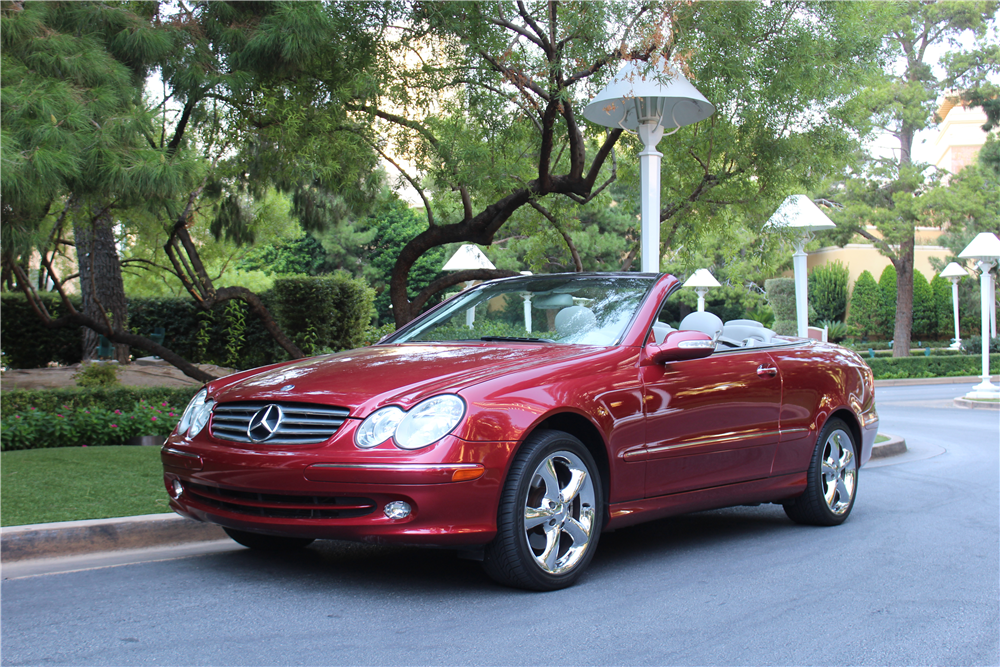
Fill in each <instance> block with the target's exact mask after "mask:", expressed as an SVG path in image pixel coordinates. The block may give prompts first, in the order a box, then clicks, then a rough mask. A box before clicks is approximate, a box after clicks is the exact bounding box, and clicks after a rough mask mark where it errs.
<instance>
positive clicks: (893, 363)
mask: <svg viewBox="0 0 1000 667" xmlns="http://www.w3.org/2000/svg"><path fill="white" fill-rule="evenodd" d="M865 363H867V364H868V366H869V367H870V368H871V369H872V372H873V373H874V374H875V379H876V380H895V379H902V378H931V377H957V376H972V375H979V374H980V373H981V372H982V368H981V364H980V359H979V357H975V356H971V355H957V356H944V355H932V356H930V357H923V356H916V357H885V358H875V359H867V358H866V359H865ZM996 364H1000V354H991V355H990V368H998V367H1000V366H997V365H996Z"/></svg>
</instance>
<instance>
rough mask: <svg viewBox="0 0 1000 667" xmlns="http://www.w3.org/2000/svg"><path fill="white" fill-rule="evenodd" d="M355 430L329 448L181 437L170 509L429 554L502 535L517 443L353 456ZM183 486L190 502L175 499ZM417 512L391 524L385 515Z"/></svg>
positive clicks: (263, 529)
mask: <svg viewBox="0 0 1000 667" xmlns="http://www.w3.org/2000/svg"><path fill="white" fill-rule="evenodd" d="M356 425H357V424H356V423H355V420H348V422H347V423H345V424H344V425H343V426H342V427H341V428H340V430H339V431H338V432H337V433H336V434H335V435H334V436H333V437H332V438H331V439H330V440H328V441H327V442H325V443H322V444H320V445H309V446H288V445H284V446H278V447H270V448H268V447H264V446H262V445H244V444H240V443H234V442H227V441H222V440H218V439H216V438H214V437H212V436H211V435H209V429H207V428H206V429H205V430H204V431H203V432H202V433H201V434H199V435H198V437H196V438H194V439H193V440H188V439H187V438H184V437H181V436H177V435H172V436H171V437H170V438H169V439H168V440H167V442H166V443H165V444H164V446H163V449H162V450H161V459H162V461H163V466H164V484H165V486H166V488H167V491H168V493H169V494H170V495H171V502H170V507H171V509H173V510H174V511H175V512H177V513H178V514H181V515H183V516H187V517H190V518H192V519H196V520H199V521H205V522H210V523H216V524H219V525H222V526H225V527H229V528H236V529H239V530H249V531H255V532H260V533H269V534H274V535H284V536H291V537H310V538H319V539H342V540H355V541H362V542H376V543H401V544H414V545H424V546H455V547H462V546H471V545H479V544H485V543H487V542H489V541H490V540H491V539H492V538H493V536H494V535H495V533H496V517H497V505H498V503H499V498H500V492H501V489H502V486H503V480H504V478H505V475H506V472H507V463H508V461H509V460H510V455H511V453H512V451H513V449H514V446H515V443H512V442H486V443H477V442H468V441H465V440H461V439H459V438H456V437H453V436H446V437H445V438H443V439H442V440H440V441H439V442H437V443H435V444H433V445H430V446H429V447H426V448H424V449H420V450H415V451H403V450H400V449H397V448H396V447H395V446H393V445H392V444H391V443H387V444H382V445H379V446H378V447H375V448H373V449H370V450H361V449H358V448H357V447H355V446H354V444H353V442H354V428H355V427H356ZM175 481H176V482H179V483H180V489H181V492H180V494H179V495H177V494H176V492H175V486H176V485H175ZM394 501H403V502H406V503H407V504H409V505H410V507H411V508H412V511H411V513H410V514H409V516H407V517H406V518H404V519H390V518H388V517H387V516H386V515H385V513H384V511H383V510H384V508H385V506H386V505H388V504H389V503H392V502H394Z"/></svg>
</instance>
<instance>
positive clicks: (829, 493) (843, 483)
mask: <svg viewBox="0 0 1000 667" xmlns="http://www.w3.org/2000/svg"><path fill="white" fill-rule="evenodd" d="M822 474H823V497H824V498H825V499H826V505H827V507H829V508H830V511H831V512H833V513H834V514H837V515H841V514H843V513H844V512H846V511H847V510H848V509H849V508H850V507H851V499H852V498H853V497H854V489H855V487H856V485H857V479H858V466H857V463H856V461H855V454H854V444H853V442H852V441H851V438H850V436H848V434H847V433H846V432H844V431H843V430H842V429H837V430H835V431H833V432H832V433H830V435H829V436H828V437H827V439H826V443H825V444H824V445H823V464H822Z"/></svg>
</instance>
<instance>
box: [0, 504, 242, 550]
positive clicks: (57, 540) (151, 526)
mask: <svg viewBox="0 0 1000 667" xmlns="http://www.w3.org/2000/svg"><path fill="white" fill-rule="evenodd" d="M225 537H226V534H225V533H224V532H223V531H222V528H220V527H219V526H217V525H215V524H211V523H201V522H199V521H194V520H192V519H187V518H185V517H182V516H178V515H177V514H146V515H144V516H130V517H123V518H119V519H92V520H88V521H63V522H59V523H40V524H35V525H33V526H7V527H5V528H0V560H2V561H3V562H16V561H21V560H29V559H33V558H53V557H56V556H75V555H80V554H89V553H96V552H100V551H120V550H122V549H142V548H148V547H161V546H168V545H173V544H183V543H185V542H203V541H208V540H220V539H224V538H225Z"/></svg>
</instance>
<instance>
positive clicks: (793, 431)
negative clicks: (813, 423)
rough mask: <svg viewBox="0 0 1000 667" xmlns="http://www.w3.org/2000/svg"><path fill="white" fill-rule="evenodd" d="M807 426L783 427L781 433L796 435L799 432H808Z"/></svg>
mask: <svg viewBox="0 0 1000 667" xmlns="http://www.w3.org/2000/svg"><path fill="white" fill-rule="evenodd" d="M808 432H809V429H807V428H783V429H781V435H795V434H797V433H808Z"/></svg>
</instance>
